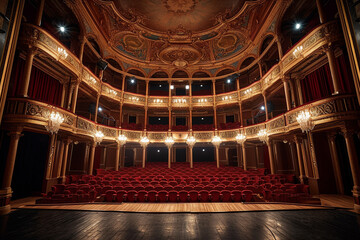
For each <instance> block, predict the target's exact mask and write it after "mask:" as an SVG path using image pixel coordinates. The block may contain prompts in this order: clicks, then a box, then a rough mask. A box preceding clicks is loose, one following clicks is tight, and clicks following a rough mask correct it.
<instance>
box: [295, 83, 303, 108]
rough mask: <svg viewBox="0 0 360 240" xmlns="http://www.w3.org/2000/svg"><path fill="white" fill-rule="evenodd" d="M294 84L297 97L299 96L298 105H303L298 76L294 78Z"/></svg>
mask: <svg viewBox="0 0 360 240" xmlns="http://www.w3.org/2000/svg"><path fill="white" fill-rule="evenodd" d="M295 85H296V89H297V90H298V91H297V93H298V97H299V105H303V104H304V99H303V94H302V90H301V84H300V78H295Z"/></svg>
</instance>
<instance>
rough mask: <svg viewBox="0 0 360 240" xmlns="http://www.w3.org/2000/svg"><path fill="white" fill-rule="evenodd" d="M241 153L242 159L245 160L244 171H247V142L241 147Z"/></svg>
mask: <svg viewBox="0 0 360 240" xmlns="http://www.w3.org/2000/svg"><path fill="white" fill-rule="evenodd" d="M241 151H242V158H243V164H244V170H245V171H246V170H247V163H246V148H245V142H244V143H243V144H242V145H241Z"/></svg>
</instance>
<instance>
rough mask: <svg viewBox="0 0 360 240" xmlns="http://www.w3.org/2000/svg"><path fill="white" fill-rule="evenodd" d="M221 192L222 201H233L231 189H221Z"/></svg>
mask: <svg viewBox="0 0 360 240" xmlns="http://www.w3.org/2000/svg"><path fill="white" fill-rule="evenodd" d="M220 194H221V201H222V202H231V201H232V198H231V192H230V191H228V190H224V191H221V192H220Z"/></svg>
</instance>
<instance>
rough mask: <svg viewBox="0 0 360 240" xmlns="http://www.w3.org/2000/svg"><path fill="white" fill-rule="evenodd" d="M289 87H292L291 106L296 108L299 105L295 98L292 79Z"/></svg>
mask: <svg viewBox="0 0 360 240" xmlns="http://www.w3.org/2000/svg"><path fill="white" fill-rule="evenodd" d="M289 86H290V94H291V99H292V101H291V106H292V108H295V107H296V106H297V105H296V104H297V103H296V98H295V90H294V83H293V81H292V80H291V79H289Z"/></svg>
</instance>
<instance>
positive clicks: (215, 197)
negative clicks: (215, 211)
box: [210, 190, 220, 202]
mask: <svg viewBox="0 0 360 240" xmlns="http://www.w3.org/2000/svg"><path fill="white" fill-rule="evenodd" d="M210 201H211V202H220V192H219V191H217V190H212V191H210Z"/></svg>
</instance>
